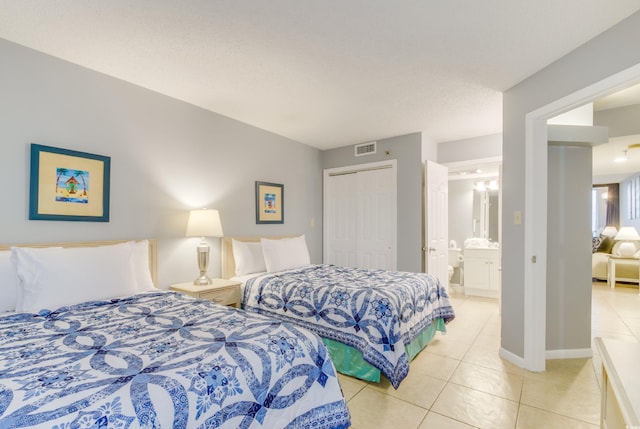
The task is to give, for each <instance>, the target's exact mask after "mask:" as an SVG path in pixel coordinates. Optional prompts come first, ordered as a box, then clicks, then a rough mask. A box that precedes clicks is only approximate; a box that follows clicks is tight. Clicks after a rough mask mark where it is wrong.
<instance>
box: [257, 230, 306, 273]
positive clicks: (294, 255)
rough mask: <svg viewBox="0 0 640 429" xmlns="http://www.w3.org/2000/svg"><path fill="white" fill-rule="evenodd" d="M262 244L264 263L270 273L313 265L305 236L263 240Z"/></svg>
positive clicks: (261, 240)
mask: <svg viewBox="0 0 640 429" xmlns="http://www.w3.org/2000/svg"><path fill="white" fill-rule="evenodd" d="M260 243H261V244H262V255H263V256H264V263H265V265H266V266H267V271H268V272H270V273H274V272H276V271H283V270H290V269H293V268H300V267H306V266H308V265H310V264H311V258H310V257H309V249H307V242H306V241H305V239H304V235H301V236H299V237H294V238H282V239H280V240H270V239H268V238H262V239H260Z"/></svg>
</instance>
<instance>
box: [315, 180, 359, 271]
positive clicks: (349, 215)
mask: <svg viewBox="0 0 640 429" xmlns="http://www.w3.org/2000/svg"><path fill="white" fill-rule="evenodd" d="M324 194H325V203H324V204H325V208H324V220H323V224H324V236H325V238H324V248H325V251H324V263H325V264H334V265H339V266H342V267H355V266H357V265H358V248H357V246H358V243H357V240H356V234H357V228H356V224H357V218H358V201H357V196H358V176H357V174H356V173H346V174H340V175H335V176H331V177H330V179H329V180H326V179H325V182H324Z"/></svg>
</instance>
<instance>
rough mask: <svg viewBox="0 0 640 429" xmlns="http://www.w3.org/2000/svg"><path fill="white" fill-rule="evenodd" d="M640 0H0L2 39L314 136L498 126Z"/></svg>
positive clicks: (443, 133)
mask: <svg viewBox="0 0 640 429" xmlns="http://www.w3.org/2000/svg"><path fill="white" fill-rule="evenodd" d="M639 9H640V0H615V1H613V0H606V1H603V0H535V1H531V0H483V1H478V0H459V1H434V0H396V1H389V0H268V1H261V0H233V1H232V0H227V1H222V0H197V1H195V0H136V1H131V0H91V1H87V0H57V1H51V0H29V1H26V0H0V10H1V13H0V38H5V39H8V40H11V41H14V42H17V43H20V44H22V45H25V46H28V47H31V48H33V49H36V50H39V51H42V52H46V53H49V54H51V55H54V56H56V57H60V58H63V59H66V60H68V61H71V62H74V63H77V64H80V65H83V66H85V67H88V68H91V69H94V70H97V71H100V72H103V73H106V74H109V75H112V76H115V77H118V78H121V79H124V80H126V81H129V82H132V83H135V84H137V85H140V86H143V87H146V88H149V89H152V90H154V91H157V92H160V93H163V94H167V95H169V96H172V97H175V98H177V99H180V100H184V101H187V102H189V103H192V104H194V105H197V106H201V107H203V108H205V109H209V110H212V111H214V112H218V113H220V114H223V115H226V116H229V117H232V118H235V119H238V120H240V121H243V122H245V123H249V124H252V125H255V126H257V127H260V128H263V129H266V130H269V131H272V132H274V133H277V134H280V135H283V136H286V137H289V138H291V139H294V140H296V141H299V142H302V143H305V144H308V145H311V146H314V147H317V148H321V149H326V148H332V147H338V146H344V145H348V144H353V143H360V142H365V141H369V140H374V139H379V138H384V137H390V136H396V135H402V134H406V133H411V132H418V131H421V132H423V133H424V136H425V137H426V138H427V139H429V140H431V141H433V142H442V141H450V140H459V139H464V138H470V137H476V136H481V135H488V134H493V133H498V132H500V131H501V127H502V92H503V91H505V90H506V89H508V88H510V87H511V86H513V85H515V84H516V83H518V82H520V81H522V80H523V79H525V78H526V77H528V76H530V75H531V74H533V73H535V72H536V71H538V70H539V69H541V68H543V67H544V66H546V65H548V64H549V63H551V62H553V61H554V60H556V59H558V58H560V57H562V56H563V55H565V54H566V53H568V52H569V51H571V50H573V49H574V48H576V47H577V46H579V45H581V44H583V43H584V42H586V41H587V40H589V39H591V38H592V37H594V36H596V35H597V34H599V33H601V32H603V31H604V30H606V29H607V28H609V27H611V26H613V25H614V24H616V23H617V22H619V21H621V20H622V19H624V18H625V17H627V16H629V15H630V14H632V13H634V12H635V11H637V10H639Z"/></svg>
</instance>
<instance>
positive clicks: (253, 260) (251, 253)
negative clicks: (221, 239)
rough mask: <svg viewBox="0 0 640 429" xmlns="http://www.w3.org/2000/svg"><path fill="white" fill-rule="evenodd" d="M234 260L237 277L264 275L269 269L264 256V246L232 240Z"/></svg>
mask: <svg viewBox="0 0 640 429" xmlns="http://www.w3.org/2000/svg"><path fill="white" fill-rule="evenodd" d="M231 244H232V247H233V259H234V261H235V262H236V276H244V275H245V274H252V273H264V272H265V271H267V267H266V265H265V263H264V256H263V255H262V244H260V243H259V242H257V241H256V242H247V241H238V240H235V239H231Z"/></svg>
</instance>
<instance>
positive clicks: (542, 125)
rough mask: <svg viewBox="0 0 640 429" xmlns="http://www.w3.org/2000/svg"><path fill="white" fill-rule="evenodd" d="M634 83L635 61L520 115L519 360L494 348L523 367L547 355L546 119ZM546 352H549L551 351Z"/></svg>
mask: <svg viewBox="0 0 640 429" xmlns="http://www.w3.org/2000/svg"><path fill="white" fill-rule="evenodd" d="M638 82H640V64H636V65H634V66H632V67H629V68H628V69H625V70H623V71H621V72H619V73H616V74H613V75H611V76H609V77H607V78H605V79H602V80H600V81H598V82H596V83H594V84H592V85H589V86H587V87H585V88H583V89H581V90H578V91H576V92H574V93H573V94H570V95H567V96H565V97H562V98H559V99H558V100H556V101H554V102H551V103H549V104H547V105H545V106H542V107H540V108H538V109H536V110H533V111H531V112H529V113H528V114H526V115H525V158H526V159H525V208H524V226H525V234H524V358H520V357H519V356H517V355H513V354H512V353H508V352H506V351H504V352H503V350H500V355H501V356H503V357H504V358H505V359H507V360H509V361H511V362H513V363H515V364H516V365H520V366H522V367H524V368H526V369H528V370H531V371H544V369H545V358H546V356H547V355H548V353H547V351H546V350H545V349H546V342H545V338H546V336H545V330H546V317H547V314H546V313H547V308H546V290H547V278H546V275H547V269H546V258H547V179H548V175H547V161H548V160H547V146H548V142H547V120H548V119H549V118H552V117H554V116H557V115H558V114H561V113H563V112H566V111H568V110H571V109H574V108H576V107H579V106H581V105H583V104H586V103H589V102H591V101H593V100H594V99H595V98H597V97H600V96H602V95H605V94H609V93H612V92H615V91H617V90H620V89H623V88H625V87H628V86H630V85H632V84H636V83H638ZM534 260H535V262H534ZM549 353H551V354H555V353H556V351H550V352H549ZM571 353H573V351H572V352H571ZM581 357H583V356H581ZM519 362H520V363H519Z"/></svg>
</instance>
